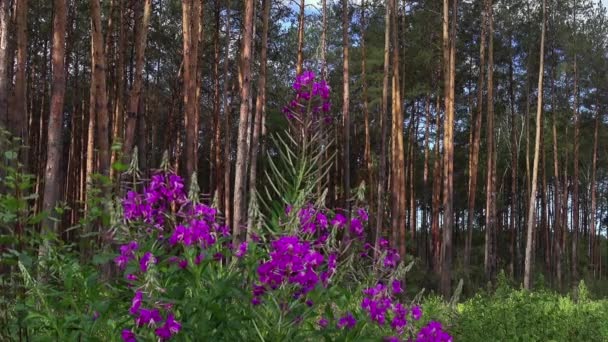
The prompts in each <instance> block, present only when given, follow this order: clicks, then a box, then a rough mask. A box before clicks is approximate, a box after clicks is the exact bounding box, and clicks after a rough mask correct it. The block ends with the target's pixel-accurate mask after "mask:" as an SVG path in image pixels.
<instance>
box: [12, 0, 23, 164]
mask: <svg viewBox="0 0 608 342" xmlns="http://www.w3.org/2000/svg"><path fill="white" fill-rule="evenodd" d="M27 3H28V0H16V6H15V26H16V30H17V61H16V63H15V88H14V89H15V99H14V101H15V102H14V108H12V109H11V110H10V111H9V113H8V128H9V131H10V132H11V133H12V134H13V135H14V136H15V137H18V138H21V141H22V142H26V141H27V140H26V139H27V137H28V132H27V123H28V120H27V118H28V115H27V102H26V101H27V94H26V88H27V78H26V77H25V71H26V70H25V68H26V65H27V9H28V4H27ZM25 159H27V158H25ZM25 159H24V160H25ZM26 165H27V164H26ZM26 167H27V166H26Z"/></svg>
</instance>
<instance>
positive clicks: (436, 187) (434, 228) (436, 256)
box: [431, 96, 443, 274]
mask: <svg viewBox="0 0 608 342" xmlns="http://www.w3.org/2000/svg"><path fill="white" fill-rule="evenodd" d="M435 113H436V119H435V120H436V122H435V126H436V127H437V133H436V137H435V161H434V165H433V203H432V213H431V232H432V245H433V246H432V247H433V248H432V250H433V259H432V260H433V269H434V270H435V273H437V274H439V273H440V270H441V246H440V245H441V237H440V235H439V211H440V209H441V208H440V206H441V184H442V179H441V175H442V174H443V171H442V168H443V158H442V157H441V153H440V151H439V149H440V147H441V140H442V136H441V135H442V124H441V122H442V120H441V115H440V113H439V96H437V104H436V110H435Z"/></svg>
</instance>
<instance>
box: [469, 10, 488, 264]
mask: <svg viewBox="0 0 608 342" xmlns="http://www.w3.org/2000/svg"><path fill="white" fill-rule="evenodd" d="M487 11H488V1H484V6H483V9H482V14H481V18H482V19H481V36H480V42H479V77H478V80H477V114H476V115H475V119H474V126H473V127H472V130H473V132H472V133H473V136H472V143H473V144H472V146H471V152H470V154H469V160H470V162H469V166H470V168H469V196H468V211H467V238H466V241H465V247H464V268H465V271H466V272H468V271H469V265H470V263H471V247H472V241H473V219H474V217H475V197H476V195H477V171H478V165H479V145H480V141H481V121H482V113H483V88H484V82H485V77H484V70H485V67H486V65H485V60H486V35H487V33H486V30H487V25H488V18H487Z"/></svg>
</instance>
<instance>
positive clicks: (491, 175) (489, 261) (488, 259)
mask: <svg viewBox="0 0 608 342" xmlns="http://www.w3.org/2000/svg"><path fill="white" fill-rule="evenodd" d="M492 12H493V11H492V0H488V1H487V13H488V14H487V15H488V27H489V32H488V34H489V46H488V126H487V132H486V134H487V149H488V153H487V154H488V156H487V157H488V164H487V168H488V171H487V183H486V240H485V253H484V268H485V274H486V279H488V280H491V279H492V278H493V277H494V273H495V270H496V254H495V252H496V251H495V249H496V247H495V246H496V233H497V230H496V159H495V154H496V146H495V145H496V144H495V143H494V15H493V13H492Z"/></svg>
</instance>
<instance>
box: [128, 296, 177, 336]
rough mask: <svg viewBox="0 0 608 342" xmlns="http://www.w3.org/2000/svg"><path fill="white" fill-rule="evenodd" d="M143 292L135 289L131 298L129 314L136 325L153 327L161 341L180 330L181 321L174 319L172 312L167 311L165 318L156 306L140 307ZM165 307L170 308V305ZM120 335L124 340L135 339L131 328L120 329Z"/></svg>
mask: <svg viewBox="0 0 608 342" xmlns="http://www.w3.org/2000/svg"><path fill="white" fill-rule="evenodd" d="M143 296H144V295H143V293H142V292H141V291H139V290H138V291H136V292H135V296H133V299H132V300H131V307H130V308H129V314H131V315H132V316H133V317H134V318H135V324H136V325H137V327H148V328H153V329H154V333H155V334H156V336H157V337H158V338H159V340H161V341H167V340H169V339H170V338H171V337H172V336H173V335H175V334H177V333H178V332H179V331H180V330H181V327H182V325H181V323H180V322H178V321H176V320H175V316H174V315H173V313H171V312H168V313H167V315H166V319H163V317H162V315H161V312H160V311H159V310H158V309H156V308H144V307H142V301H143ZM165 307H167V308H170V307H171V306H170V305H166V306H165ZM121 337H122V339H123V341H125V342H135V341H137V339H136V336H135V333H134V332H133V331H132V330H129V329H125V330H123V331H122V334H121Z"/></svg>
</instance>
